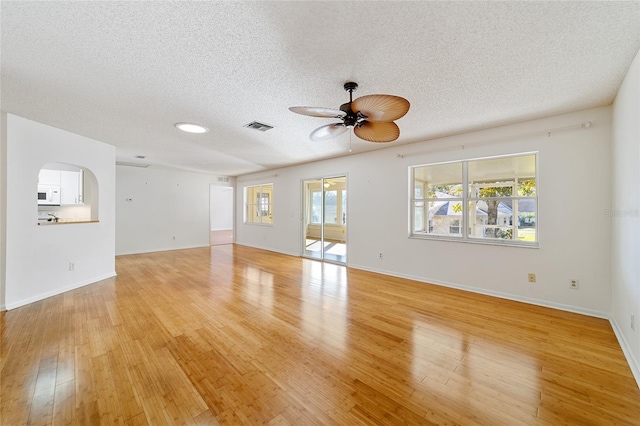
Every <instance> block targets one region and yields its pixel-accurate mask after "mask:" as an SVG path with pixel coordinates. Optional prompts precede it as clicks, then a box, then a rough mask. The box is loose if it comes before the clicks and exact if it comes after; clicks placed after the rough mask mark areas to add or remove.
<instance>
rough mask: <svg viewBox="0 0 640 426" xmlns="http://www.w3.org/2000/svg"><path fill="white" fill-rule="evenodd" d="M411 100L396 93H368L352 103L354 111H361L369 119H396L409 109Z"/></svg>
mask: <svg viewBox="0 0 640 426" xmlns="http://www.w3.org/2000/svg"><path fill="white" fill-rule="evenodd" d="M409 106H410V104H409V101H408V100H406V99H405V98H401V97H400V96H394V95H367V96H362V97H360V98H358V99H356V100H354V101H353V102H352V103H351V109H352V110H353V112H356V113H357V112H360V113H361V114H363V115H364V116H365V117H366V119H367V121H394V120H397V119H399V118H400V117H402V116H404V115H405V114H406V113H407V111H409Z"/></svg>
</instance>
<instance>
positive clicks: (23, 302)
mask: <svg viewBox="0 0 640 426" xmlns="http://www.w3.org/2000/svg"><path fill="white" fill-rule="evenodd" d="M116 275H117V274H116V273H115V271H114V272H111V273H108V274H104V275H100V276H97V277H94V278H91V279H89V280H85V281H81V282H78V283H73V284H71V285H69V286H67V287H61V288H57V289H55V290H52V291H48V292H45V293H40V294H38V295H36V296H32V297H29V298H27V299H22V300H20V301H18V302H14V303H7V305H6V308H7V310H10V309H15V308H19V307H20V306H24V305H28V304H29V303H33V302H38V301H40V300H43V299H47V298H49V297H53V296H57V295H58V294H61V293H65V292H67V291H71V290H75V289H77V288H80V287H84V286H86V285H89V284H94V283H97V282H98V281H102V280H106V279H107V278H112V277H115V276H116Z"/></svg>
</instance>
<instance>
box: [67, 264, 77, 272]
mask: <svg viewBox="0 0 640 426" xmlns="http://www.w3.org/2000/svg"><path fill="white" fill-rule="evenodd" d="M75 270H76V264H75V262H69V271H75Z"/></svg>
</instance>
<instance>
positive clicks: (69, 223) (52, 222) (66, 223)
mask: <svg viewBox="0 0 640 426" xmlns="http://www.w3.org/2000/svg"><path fill="white" fill-rule="evenodd" d="M98 222H100V221H99V220H73V219H69V220H64V219H63V220H59V221H58V222H54V221H51V222H49V221H48V220H39V221H38V225H45V226H49V225H73V224H76V223H98Z"/></svg>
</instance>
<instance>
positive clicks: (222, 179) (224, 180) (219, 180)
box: [218, 176, 229, 182]
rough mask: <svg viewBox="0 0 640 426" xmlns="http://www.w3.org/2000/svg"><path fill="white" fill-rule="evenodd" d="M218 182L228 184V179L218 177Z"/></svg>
mask: <svg viewBox="0 0 640 426" xmlns="http://www.w3.org/2000/svg"><path fill="white" fill-rule="evenodd" d="M218 182H229V178H228V177H220V176H218Z"/></svg>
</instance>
